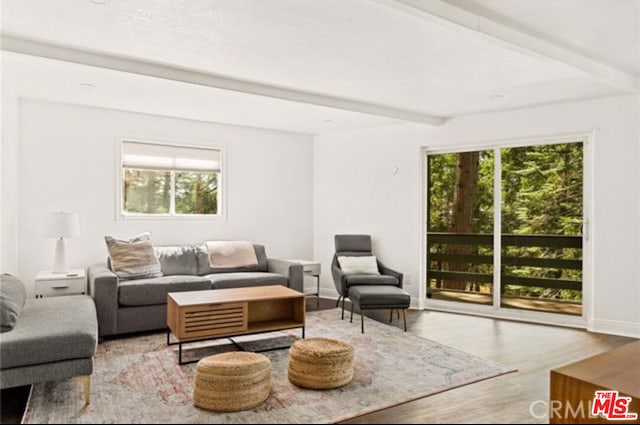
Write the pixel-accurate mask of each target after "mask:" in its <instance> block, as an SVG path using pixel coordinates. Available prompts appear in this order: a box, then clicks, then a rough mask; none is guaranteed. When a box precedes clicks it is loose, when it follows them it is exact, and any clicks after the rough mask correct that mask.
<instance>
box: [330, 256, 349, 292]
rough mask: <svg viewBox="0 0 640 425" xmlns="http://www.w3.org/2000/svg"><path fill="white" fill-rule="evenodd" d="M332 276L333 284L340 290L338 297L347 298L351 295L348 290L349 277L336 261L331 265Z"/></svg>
mask: <svg viewBox="0 0 640 425" xmlns="http://www.w3.org/2000/svg"><path fill="white" fill-rule="evenodd" d="M331 276H332V277H333V283H334V285H335V287H336V289H337V290H338V295H340V296H341V297H346V296H347V295H348V294H349V291H348V289H347V275H346V274H344V272H343V271H342V269H340V267H338V265H337V264H336V262H335V261H334V262H333V263H332V264H331Z"/></svg>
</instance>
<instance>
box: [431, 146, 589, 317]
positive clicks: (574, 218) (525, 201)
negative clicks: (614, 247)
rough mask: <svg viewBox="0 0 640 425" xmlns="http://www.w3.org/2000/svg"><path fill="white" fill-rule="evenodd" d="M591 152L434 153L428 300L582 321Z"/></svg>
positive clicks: (538, 149) (556, 149) (504, 150)
mask: <svg viewBox="0 0 640 425" xmlns="http://www.w3.org/2000/svg"><path fill="white" fill-rule="evenodd" d="M583 156H584V155H583V143H582V141H580V140H576V141H570V142H563V143H546V144H537V145H529V146H505V147H496V148H493V149H487V150H476V151H466V152H442V153H439V152H435V153H427V166H426V169H427V185H426V186H427V187H426V189H427V193H426V199H427V202H426V204H427V214H426V217H427V237H426V241H427V242H426V243H427V246H426V277H427V282H426V286H427V297H428V298H430V299H431V300H437V302H454V303H465V304H469V303H472V304H484V305H488V306H491V307H493V308H495V309H509V310H514V309H517V310H532V311H537V312H550V313H559V314H564V315H573V316H581V315H582V268H583V264H582V251H583V250H582V241H583V237H582V228H583V221H584V220H583V216H584V213H583V210H584V208H583V180H584V177H583V169H584V166H583Z"/></svg>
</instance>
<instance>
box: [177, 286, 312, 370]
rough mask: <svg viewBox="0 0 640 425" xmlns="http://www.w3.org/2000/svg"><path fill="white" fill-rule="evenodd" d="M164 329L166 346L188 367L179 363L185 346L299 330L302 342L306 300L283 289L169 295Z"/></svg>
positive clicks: (232, 290)
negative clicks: (217, 339) (174, 347)
mask: <svg viewBox="0 0 640 425" xmlns="http://www.w3.org/2000/svg"><path fill="white" fill-rule="evenodd" d="M167 326H168V328H169V329H168V331H167V344H168V345H175V344H178V345H179V347H178V362H179V364H185V363H191V362H183V361H182V344H183V343H186V342H194V341H203V340H207V339H214V338H229V337H233V336H239V335H249V334H255V333H262V332H273V331H281V330H284V329H294V328H302V338H304V336H305V297H304V294H303V293H301V292H298V291H294V290H293V289H290V288H287V287H284V286H282V285H273V286H254V287H247V288H232V289H214V290H210V291H202V290H201V291H186V292H170V293H169V294H167ZM171 334H173V335H174V337H175V339H176V341H177V342H173V343H172V342H170V335H171ZM230 339H231V338H230ZM231 341H232V342H233V343H234V344H236V342H235V341H234V340H233V339H231ZM236 345H238V344H236Z"/></svg>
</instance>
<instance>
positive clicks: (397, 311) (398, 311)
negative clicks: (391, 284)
mask: <svg viewBox="0 0 640 425" xmlns="http://www.w3.org/2000/svg"><path fill="white" fill-rule="evenodd" d="M396 313H398V320H400V309H398V310H396Z"/></svg>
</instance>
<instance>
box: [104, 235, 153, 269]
mask: <svg viewBox="0 0 640 425" xmlns="http://www.w3.org/2000/svg"><path fill="white" fill-rule="evenodd" d="M104 240H105V242H106V243H107V250H108V251H109V260H110V262H109V266H110V268H111V270H113V272H114V273H115V274H116V275H117V276H118V277H119V278H120V279H144V278H150V277H158V276H162V269H161V268H160V262H159V261H158V258H157V257H156V253H155V251H154V250H153V243H152V242H151V234H150V233H148V232H145V233H142V234H141V235H138V236H136V237H134V238H132V239H130V240H128V241H125V240H119V239H115V238H113V237H111V236H105V237H104Z"/></svg>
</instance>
